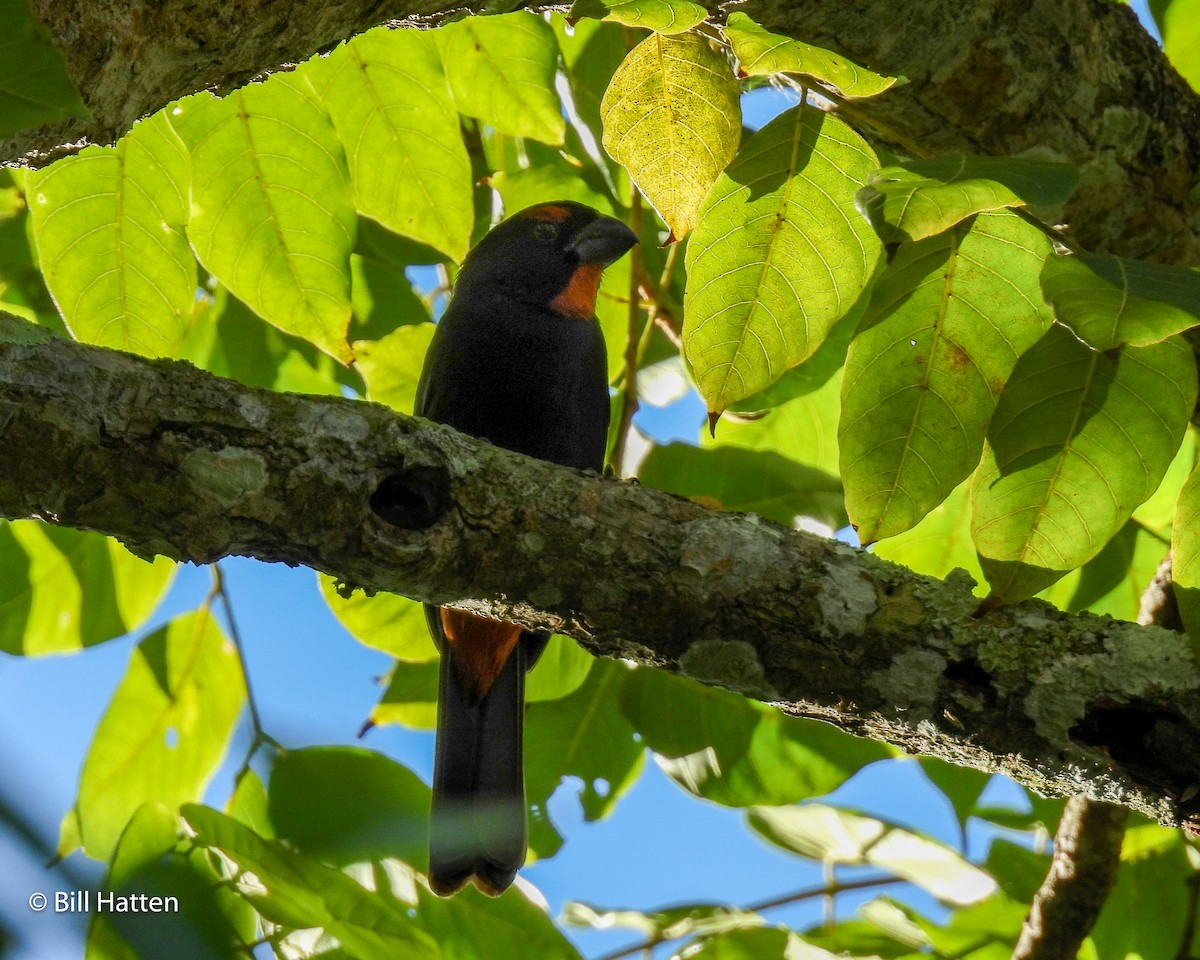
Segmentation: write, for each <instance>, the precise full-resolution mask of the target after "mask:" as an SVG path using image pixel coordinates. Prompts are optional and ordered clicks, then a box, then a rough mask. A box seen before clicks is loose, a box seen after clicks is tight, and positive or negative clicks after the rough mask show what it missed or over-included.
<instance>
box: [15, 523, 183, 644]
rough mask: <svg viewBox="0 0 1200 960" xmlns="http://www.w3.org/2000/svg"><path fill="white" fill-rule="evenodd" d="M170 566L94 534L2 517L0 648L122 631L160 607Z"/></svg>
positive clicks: (93, 639)
mask: <svg viewBox="0 0 1200 960" xmlns="http://www.w3.org/2000/svg"><path fill="white" fill-rule="evenodd" d="M175 569H176V568H175V564H174V563H172V562H171V561H170V560H167V559H166V558H163V557H160V558H158V559H156V560H155V561H154V562H153V563H147V562H146V561H145V560H142V559H140V558H138V557H135V556H134V555H133V554H131V553H130V552H129V551H128V550H126V549H125V548H124V547H123V546H121V544H119V543H118V542H117V541H116V540H113V539H112V538H111V537H104V536H101V535H100V534H98V533H90V532H87V531H83V530H72V529H70V528H68V527H57V526H52V525H51V524H48V523H42V522H41V521H38V520H19V521H3V522H0V650H2V651H4V652H5V653H11V654H24V655H26V656H39V655H42V654H47V653H66V652H69V651H72V650H78V649H80V648H82V647H90V646H93V645H94V644H97V643H102V642H104V641H105V640H111V639H112V638H113V637H119V636H123V635H124V634H126V633H129V632H130V631H131V630H134V629H136V628H137V627H139V626H140V625H141V624H142V623H143V622H145V620H146V618H147V617H149V616H150V614H151V613H152V612H153V610H154V608H155V607H156V606H158V602H159V600H160V599H162V596H163V594H164V593H165V592H166V589H167V587H168V586H169V585H170V583H171V580H172V578H173V577H174V574H175Z"/></svg>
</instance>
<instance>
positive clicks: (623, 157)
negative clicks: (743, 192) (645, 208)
mask: <svg viewBox="0 0 1200 960" xmlns="http://www.w3.org/2000/svg"><path fill="white" fill-rule="evenodd" d="M739 95H740V90H739V88H738V83H737V80H736V79H735V78H734V76H733V74H732V72H731V71H730V70H729V64H728V63H726V62H725V58H724V57H722V56H721V55H720V54H719V53H716V52H715V51H714V50H713V49H712V48H711V47H710V46H709V45H708V42H707V41H706V40H704V38H702V37H699V36H697V35H695V34H682V35H680V36H678V37H666V36H663V35H662V34H658V33H655V34H651V35H650V36H649V37H647V38H646V39H645V40H643V41H642V42H641V43H639V44H638V45H637V46H636V47H634V48H633V49H632V50H631V51H630V52H629V55H628V56H627V57H626V58H625V59H624V61H622V63H621V66H620V67H618V68H617V72H616V73H615V74H613V78H612V82H611V83H610V84H609V85H608V89H607V90H606V91H605V92H604V100H603V102H602V103H601V107H600V112H601V117H602V119H603V124H604V149H605V150H607V151H608V155H609V156H610V157H612V158H613V159H614V160H616V161H617V162H618V163H620V164H621V165H622V166H623V167H625V169H626V170H628V171H629V176H630V177H632V178H633V182H634V183H636V184H637V185H638V187H639V188H640V189H641V191H642V193H644V194H645V195H646V199H647V200H649V201H650V203H652V204H653V205H654V208H655V209H656V210H657V211H658V212H659V214H660V215H661V216H662V218H663V220H664V221H665V222H666V224H667V226H668V227H670V228H671V238H672V240H679V239H681V238H683V237H685V236H686V235H687V234H689V233H690V232H691V231H692V228H693V227H694V226H695V225H696V218H697V215H698V211H699V210H700V204H701V202H702V201H703V200H704V197H705V195H706V194H707V193H708V192H709V189H710V188H711V187H712V186H713V184H714V183H716V181H717V177H718V176H720V174H721V171H722V170H724V169H725V167H726V166H727V165H728V164H729V162H730V161H731V160H732V159H733V157H734V154H735V153H736V152H737V149H738V141H739V140H740V138H741V125H742V109H741V102H740V100H739ZM668 242H671V241H668ZM694 247H695V244H693V245H692V249H694ZM689 272H690V271H689Z"/></svg>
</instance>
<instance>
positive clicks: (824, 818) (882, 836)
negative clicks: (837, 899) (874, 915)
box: [746, 803, 996, 906]
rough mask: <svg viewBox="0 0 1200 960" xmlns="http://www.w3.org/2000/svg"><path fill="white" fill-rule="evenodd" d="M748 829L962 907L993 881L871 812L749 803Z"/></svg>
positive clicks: (930, 842)
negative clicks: (870, 870) (893, 877)
mask: <svg viewBox="0 0 1200 960" xmlns="http://www.w3.org/2000/svg"><path fill="white" fill-rule="evenodd" d="M746 819H747V821H748V822H749V824H750V826H751V828H752V829H754V830H755V831H756V832H757V833H759V834H761V835H762V836H763V837H765V838H766V839H767V840H769V841H770V842H771V843H774V844H775V845H776V846H779V847H782V848H783V849H785V850H790V851H792V852H793V853H797V854H799V855H800V856H802V857H807V858H809V859H811V860H818V861H820V862H821V863H824V864H827V865H834V864H846V865H868V866H873V867H878V868H879V869H880V870H886V871H888V872H889V873H892V874H895V875H896V876H897V877H900V878H902V879H904V880H907V881H909V882H910V883H913V884H916V885H917V886H918V887H920V888H921V889H922V890H925V891H927V892H929V893H931V894H932V895H933V896H935V897H937V898H938V899H939V900H941V901H942V902H943V903H948V904H955V905H957V906H966V905H968V904H972V903H978V902H979V901H981V900H983V899H985V898H986V897H989V896H991V895H992V894H993V893H994V892H995V890H996V882H995V881H994V880H993V879H992V878H991V877H989V876H988V875H987V874H986V873H984V872H983V871H982V870H980V869H979V868H978V867H976V866H974V865H973V864H971V863H969V862H968V861H966V860H964V859H963V858H962V857H961V856H960V855H959V854H957V853H955V852H954V851H953V850H951V849H950V848H949V847H946V846H944V845H943V844H940V843H938V842H937V841H936V840H931V839H930V838H928V837H924V836H921V835H920V834H918V833H914V832H912V831H910V830H905V829H904V828H903V827H899V826H897V825H896V824H893V823H888V822H887V821H884V820H876V819H875V818H874V817H864V816H862V815H860V814H856V813H849V812H847V811H845V810H838V809H837V808H835V807H830V806H826V805H824V804H820V803H810V804H805V805H803V806H797V807H752V808H751V809H750V810H749V811H747V813H746Z"/></svg>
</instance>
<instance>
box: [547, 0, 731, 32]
mask: <svg viewBox="0 0 1200 960" xmlns="http://www.w3.org/2000/svg"><path fill="white" fill-rule="evenodd" d="M580 17H591V18H593V19H596V20H611V21H614V22H616V23H622V24H624V25H625V26H627V27H644V28H646V29H647V30H654V31H656V32H657V33H684V32H686V31H688V30H691V29H692V27H694V26H696V25H697V24H700V23H703V22H704V21H705V20H707V19H708V11H707V10H706V9H704V7H702V6H701V5H700V4H698V3H691V2H690V0H575V2H574V3H573V4H571V9H570V11H569V12H568V13H567V19H568V20H576V19H579V18H580Z"/></svg>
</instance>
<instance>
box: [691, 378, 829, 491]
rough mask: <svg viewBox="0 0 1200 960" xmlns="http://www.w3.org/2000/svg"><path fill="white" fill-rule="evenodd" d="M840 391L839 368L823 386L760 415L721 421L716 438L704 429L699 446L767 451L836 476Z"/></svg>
mask: <svg viewBox="0 0 1200 960" xmlns="http://www.w3.org/2000/svg"><path fill="white" fill-rule="evenodd" d="M841 391H842V371H841V369H840V368H839V369H838V370H837V371H835V373H834V375H833V376H832V377H830V379H829V380H828V381H827V382H826V383H825V384H824V386H822V387H819V388H818V389H817V390H814V391H812V392H810V393H806V394H804V395H803V396H800V397H798V398H797V399H795V400H789V401H788V402H786V403H784V404H782V405H780V406H778V407H774V408H772V409H770V410H768V411H767V412H766V413H765V414H764V415H763V416H761V417H757V418H755V419H753V420H732V421H726V420H722V421H721V423H720V425H719V426H718V428H717V435H716V437H710V436H709V435H708V431H707V430H705V431H704V435H703V436H702V437H701V439H700V443H701V445H702V446H715V447H722V446H732V447H744V448H746V449H749V450H770V451H774V452H775V453H778V454H781V455H782V456H785V457H787V458H788V459H789V460H794V461H796V462H797V463H802V464H805V465H807V466H810V467H816V468H817V469H818V470H822V471H824V472H825V473H829V474H832V475H834V476H837V472H838V437H837V428H838V416H839V411H840V404H841Z"/></svg>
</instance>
